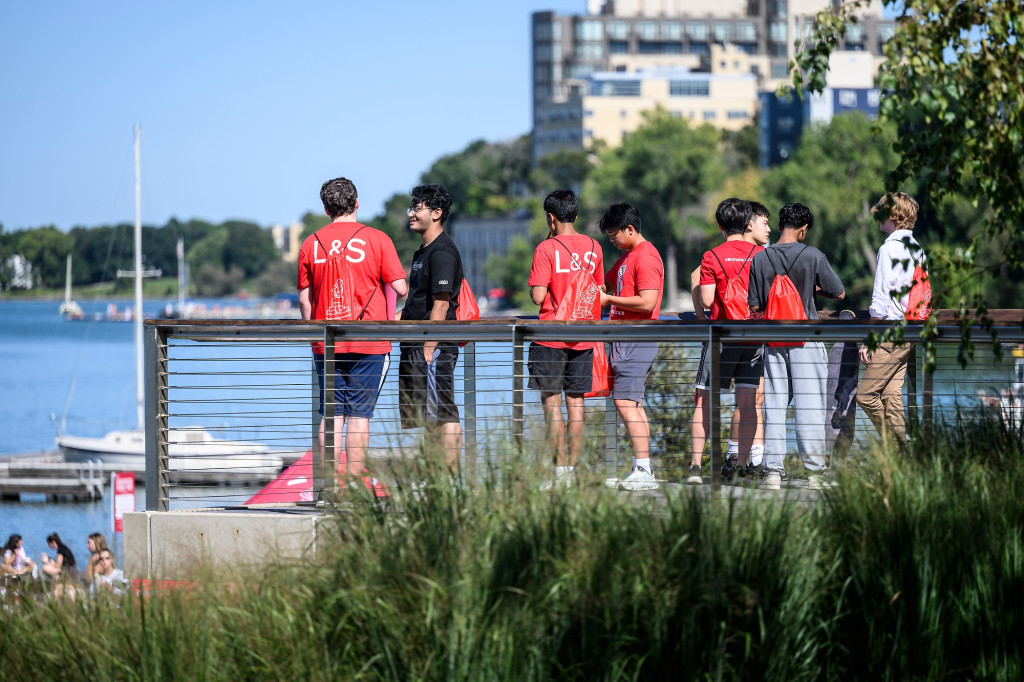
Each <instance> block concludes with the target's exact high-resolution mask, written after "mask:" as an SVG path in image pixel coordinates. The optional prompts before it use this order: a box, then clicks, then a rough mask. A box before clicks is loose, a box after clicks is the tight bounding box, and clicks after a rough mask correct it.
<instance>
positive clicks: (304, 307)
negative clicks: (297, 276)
mask: <svg viewBox="0 0 1024 682" xmlns="http://www.w3.org/2000/svg"><path fill="white" fill-rule="evenodd" d="M299 313H300V314H301V315H302V319H304V320H311V319H313V302H312V301H311V300H310V298H309V287H306V288H305V289H300V290H299Z"/></svg>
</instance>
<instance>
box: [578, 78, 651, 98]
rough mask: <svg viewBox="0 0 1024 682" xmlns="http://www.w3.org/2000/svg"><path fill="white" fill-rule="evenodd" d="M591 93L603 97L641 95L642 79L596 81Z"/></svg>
mask: <svg viewBox="0 0 1024 682" xmlns="http://www.w3.org/2000/svg"><path fill="white" fill-rule="evenodd" d="M590 94H591V95H597V96H601V97H639V96H640V81H632V80H631V81H618V80H616V81H594V82H593V83H591V85H590Z"/></svg>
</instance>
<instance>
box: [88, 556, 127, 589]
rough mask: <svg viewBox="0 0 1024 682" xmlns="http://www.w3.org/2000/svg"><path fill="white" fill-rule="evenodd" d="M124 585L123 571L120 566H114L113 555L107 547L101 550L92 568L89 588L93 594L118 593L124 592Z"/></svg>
mask: <svg viewBox="0 0 1024 682" xmlns="http://www.w3.org/2000/svg"><path fill="white" fill-rule="evenodd" d="M124 586H125V580H124V573H123V572H122V571H121V569H120V568H115V567H114V555H113V554H112V553H111V551H110V550H109V549H103V550H101V551H100V552H99V563H98V565H97V567H96V568H95V569H94V570H93V574H92V584H91V586H90V588H89V589H90V590H91V591H92V592H93V593H94V594H96V593H99V594H114V595H119V594H123V593H124Z"/></svg>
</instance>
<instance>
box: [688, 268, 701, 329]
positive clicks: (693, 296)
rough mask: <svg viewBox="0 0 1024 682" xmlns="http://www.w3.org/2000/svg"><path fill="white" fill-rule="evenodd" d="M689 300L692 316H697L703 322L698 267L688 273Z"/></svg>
mask: <svg viewBox="0 0 1024 682" xmlns="http://www.w3.org/2000/svg"><path fill="white" fill-rule="evenodd" d="M690 300H692V301H693V314H694V315H696V316H697V319H698V320H703V319H704V301H702V300H701V291H700V266H699V265H698V266H697V267H696V268H694V269H693V272H691V273H690Z"/></svg>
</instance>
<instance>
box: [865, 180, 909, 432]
mask: <svg viewBox="0 0 1024 682" xmlns="http://www.w3.org/2000/svg"><path fill="white" fill-rule="evenodd" d="M917 209H918V206H917V202H916V201H914V199H913V198H912V197H911V196H910V195H908V194H904V193H903V192H892V193H890V194H886V195H885V196H883V197H882V198H881V199H879V200H878V203H877V204H876V205H875V207H874V208H873V209H872V213H876V212H880V211H881V212H884V213H883V216H886V219H885V221H884V222H883V223H882V225H881V228H880V229H881V231H882V234H885V235H888V236H887V237H886V239H885V241H884V242H883V243H882V246H881V247H879V249H878V260H877V266H876V267H875V284H874V287H873V289H872V291H871V307H870V308H869V309H868V311H869V312H870V313H871V319H873V320H902V319H903V318H904V317H905V316H906V310H907V299H908V297H909V291H910V287H911V283H912V280H913V278H914V267H915V266H917V265H921V266H924V263H925V254H924V251H923V250H922V249H921V246H920V245H919V244H918V243H917V241H916V240H915V239H914V232H913V230H914V224H915V223H916V222H917ZM901 292H902V293H901ZM910 348H911V346H910V344H909V343H907V344H903V345H900V346H897V345H895V344H892V343H882V344H879V345H878V348H876V349H875V350H874V352H871V351H869V350H868V348H867V346H861V347H860V361H861V362H862V363H864V364H865V365H867V368H866V369H865V370H864V376H863V377H861V380H860V383H859V384H858V385H857V404H858V405H860V407H861V409H862V410H864V412H865V413H866V414H867V415H868V417H870V418H871V423H872V424H874V425H875V428H876V429H878V433H879V434H881V436H882V443H883V444H884V445H885V446H888V440H889V438H890V437H891V436H893V437H895V439H896V442H897V443H898V444H900V445H902V444H903V443H904V442H905V441H906V438H907V427H906V423H905V422H904V419H903V381H904V379H905V378H906V374H907V356H909V355H910Z"/></svg>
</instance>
